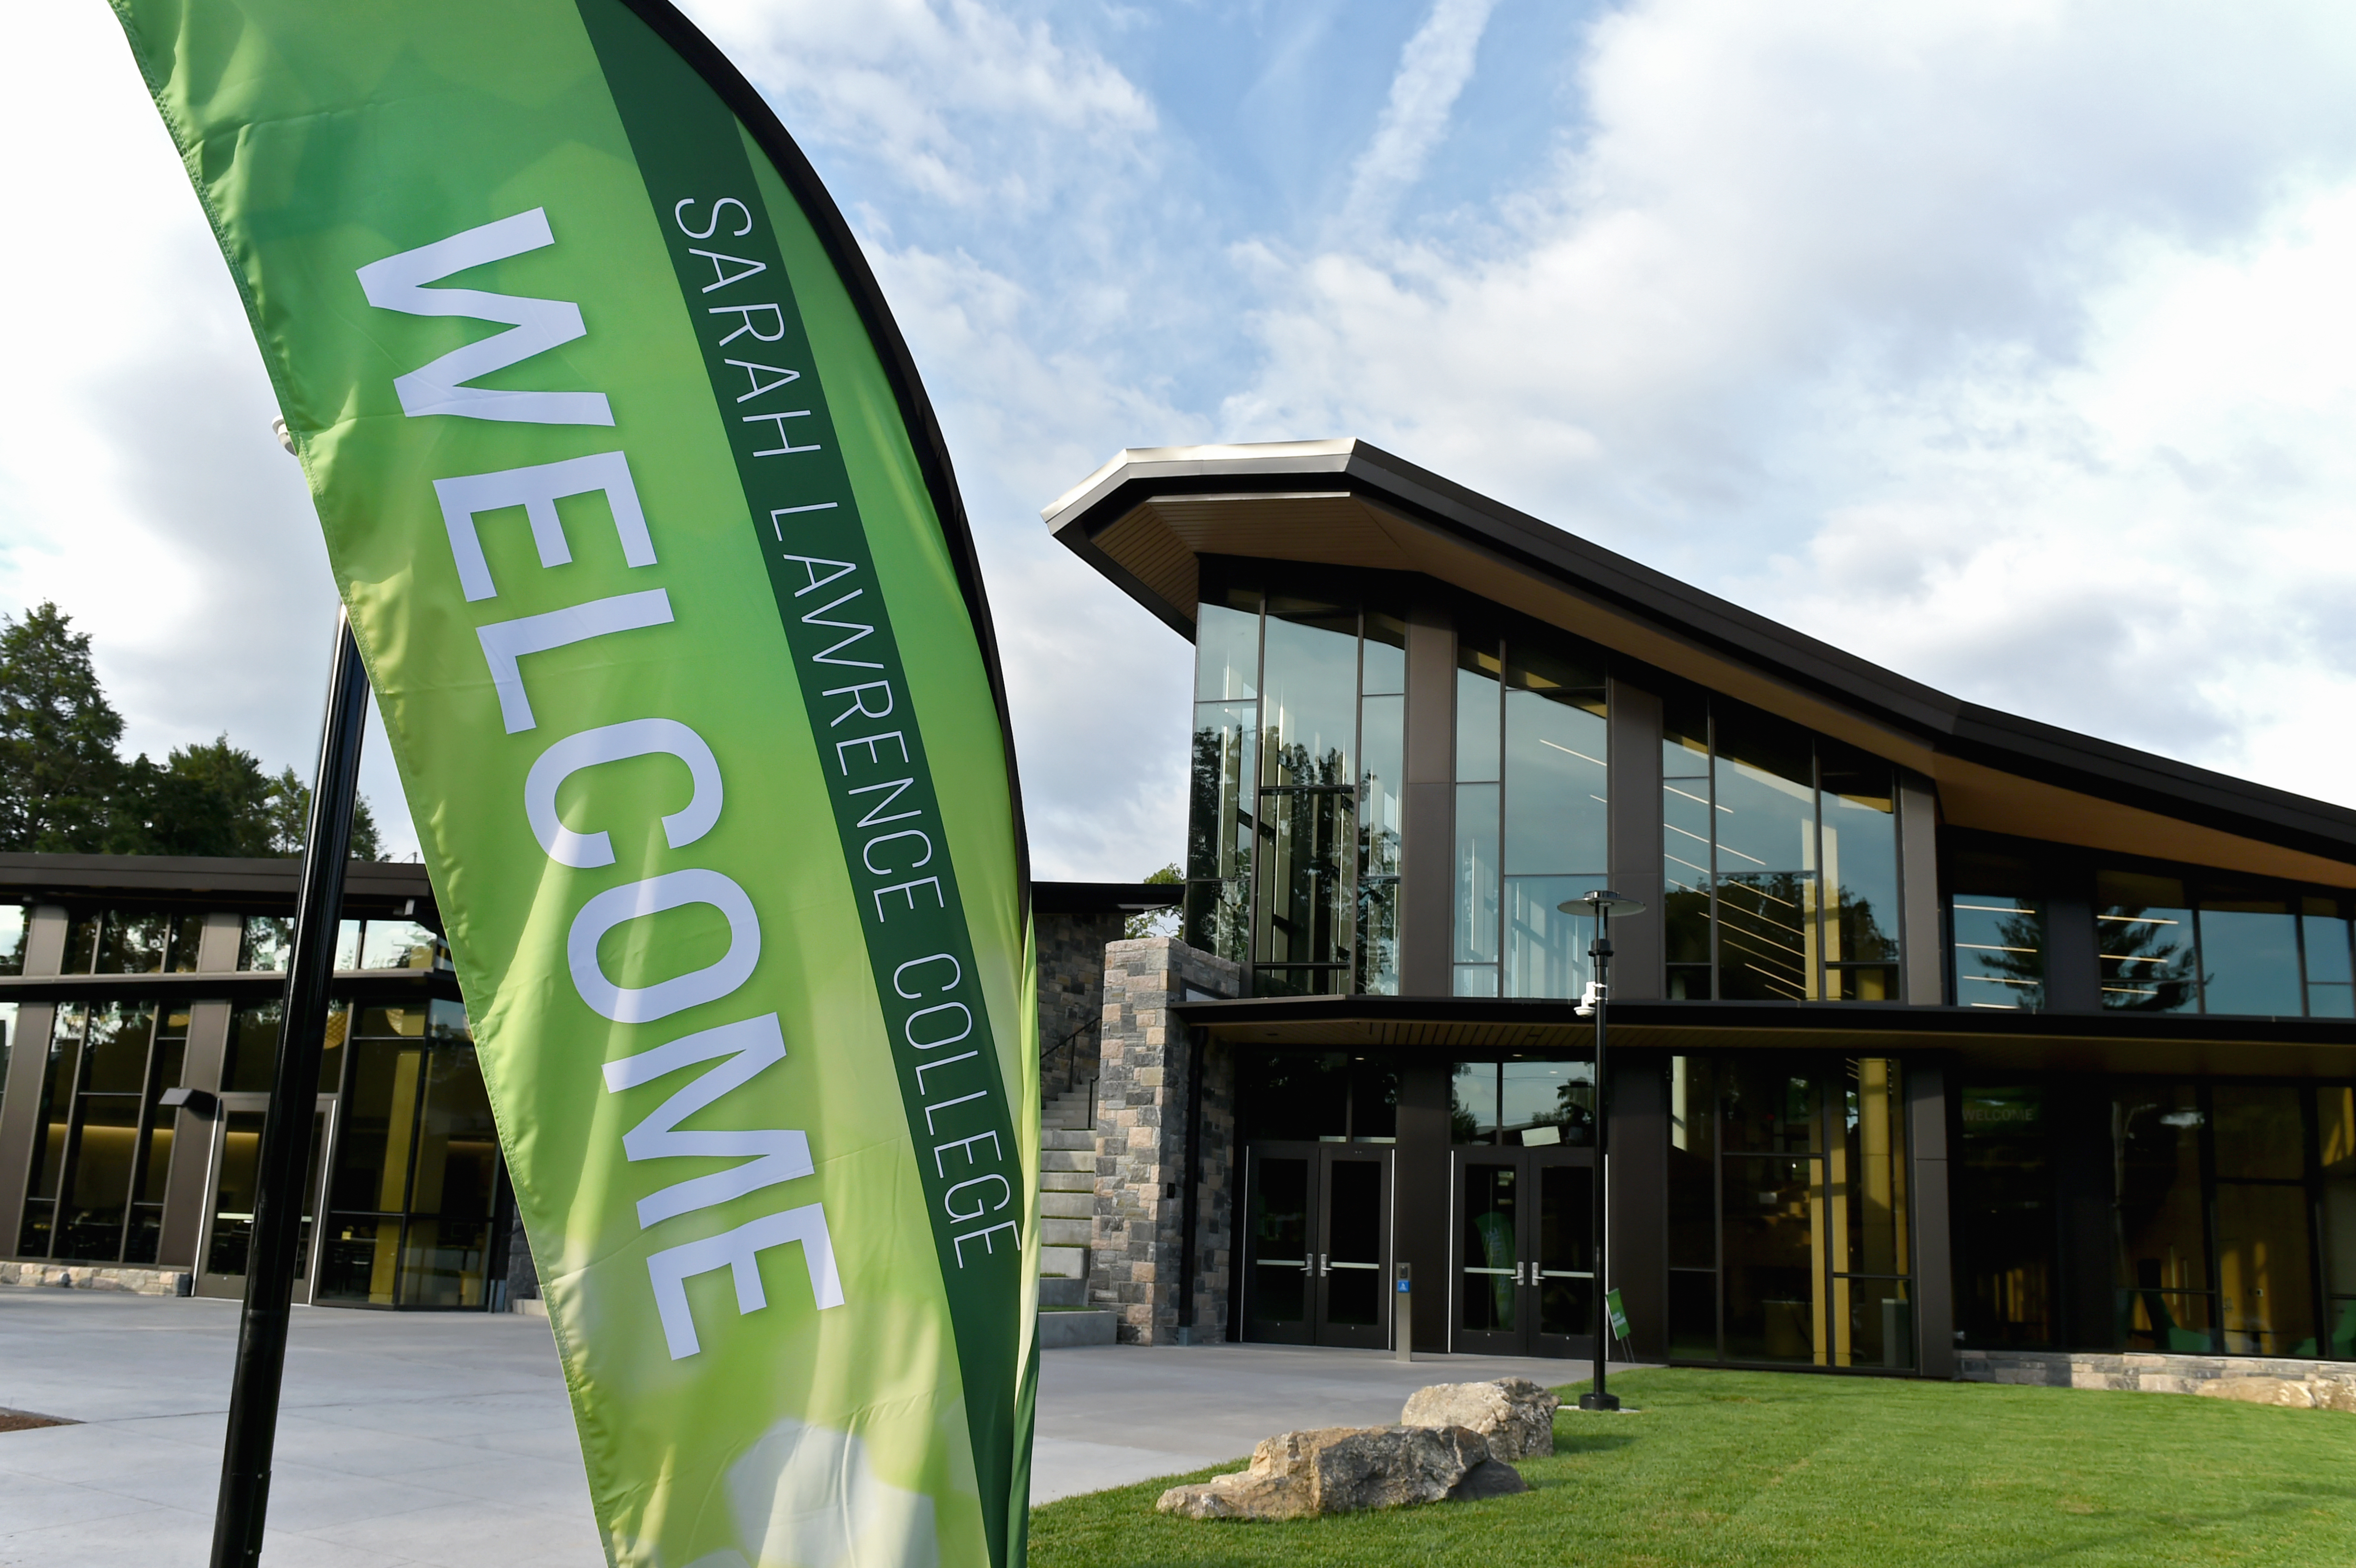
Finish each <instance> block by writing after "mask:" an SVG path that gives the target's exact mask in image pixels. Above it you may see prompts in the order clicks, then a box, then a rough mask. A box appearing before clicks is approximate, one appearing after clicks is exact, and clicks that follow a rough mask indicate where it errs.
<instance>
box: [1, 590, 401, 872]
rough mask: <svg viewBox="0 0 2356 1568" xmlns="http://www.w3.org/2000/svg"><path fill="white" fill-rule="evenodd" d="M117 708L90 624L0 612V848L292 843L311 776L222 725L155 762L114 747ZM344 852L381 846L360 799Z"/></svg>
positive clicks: (177, 848)
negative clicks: (246, 744) (126, 757)
mask: <svg viewBox="0 0 2356 1568" xmlns="http://www.w3.org/2000/svg"><path fill="white" fill-rule="evenodd" d="M122 737H123V719H122V716H121V715H120V714H118V713H116V712H115V711H114V709H113V708H112V706H110V705H109V704H108V702H107V700H106V694H105V692H104V691H102V689H101V688H100V687H99V683H98V676H97V673H96V672H95V671H94V670H93V669H92V668H91V658H90V635H89V634H88V633H83V632H75V631H74V630H72V618H71V617H70V616H69V615H67V614H66V613H64V612H62V611H60V610H59V608H58V607H57V606H56V605H55V604H52V603H43V604H41V605H40V606H38V607H37V608H36V609H33V610H30V611H27V613H26V614H25V616H24V618H23V619H22V620H21V621H20V620H16V619H14V618H12V617H9V616H5V615H0V850H35V851H43V852H50V853H59V852H79V853H83V854H116V855H236V856H263V855H297V854H300V853H302V849H303V828H304V824H305V819H306V818H307V816H308V815H309V812H310V808H311V790H310V786H309V785H307V784H304V783H303V782H302V780H301V779H300V778H299V777H298V776H296V774H295V770H294V769H293V768H287V769H284V770H283V771H282V772H281V773H278V774H277V775H276V776H275V777H273V776H272V775H271V774H269V773H265V772H263V771H262V763H261V761H260V760H259V759H258V758H256V757H255V756H254V755H253V753H252V752H247V751H242V750H241V749H240V748H238V747H236V746H233V745H231V744H230V739H229V737H228V736H227V735H222V736H220V737H218V738H217V739H215V740H214V741H210V742H209V743H208V744H205V745H198V746H182V747H178V748H177V749H176V750H174V751H173V752H172V753H171V755H170V756H168V757H167V758H166V759H165V760H164V761H163V762H161V763H157V762H154V761H152V760H150V759H149V758H148V756H147V755H146V753H145V752H142V753H141V754H140V755H138V756H137V757H134V758H133V759H132V760H131V761H129V762H127V763H126V762H124V761H123V760H122V758H121V757H119V756H117V755H116V753H115V750H114V748H115V744H116V742H117V741H120V740H121V739H122ZM352 852H353V854H354V855H356V856H358V857H359V858H360V859H376V858H377V856H378V855H379V854H380V846H379V841H378V837H377V829H376V822H375V819H374V818H373V817H372V816H370V815H369V808H368V802H366V801H365V800H363V801H361V802H360V803H359V813H358V816H357V818H356V820H355V822H354V824H353V828H352Z"/></svg>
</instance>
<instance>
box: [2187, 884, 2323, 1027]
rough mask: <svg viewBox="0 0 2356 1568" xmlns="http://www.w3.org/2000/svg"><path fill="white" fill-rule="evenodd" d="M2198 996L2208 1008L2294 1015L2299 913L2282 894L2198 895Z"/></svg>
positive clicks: (2298, 999) (2300, 1008) (2297, 1012)
mask: <svg viewBox="0 0 2356 1568" xmlns="http://www.w3.org/2000/svg"><path fill="white" fill-rule="evenodd" d="M2201 979H2202V982H2203V984H2202V986H2201V1000H2202V1002H2203V1004H2204V1006H2205V1008H2206V1010H2208V1011H2210V1012H2212V1013H2272V1014H2282V1015H2287V1016H2289V1017H2291V1018H2297V1017H2298V1016H2299V1015H2300V1014H2301V1013H2303V1012H2305V1011H2306V1008H2305V1007H2304V1006H2303V1005H2302V1000H2301V997H2300V995H2299V973H2298V918H2297V916H2296V915H2294V914H2293V913H2292V912H2291V908H2290V905H2289V904H2288V903H2286V902H2284V901H2281V900H2266V899H2220V898H2211V897H2203V898H2202V899H2201Z"/></svg>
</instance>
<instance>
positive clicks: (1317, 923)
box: [1253, 790, 1357, 996]
mask: <svg viewBox="0 0 2356 1568" xmlns="http://www.w3.org/2000/svg"><path fill="white" fill-rule="evenodd" d="M1260 827H1261V832H1262V835H1263V838H1264V840H1265V844H1266V852H1267V883H1266V887H1265V890H1264V891H1263V894H1262V897H1261V900H1260V922H1259V923H1260V930H1259V942H1258V955H1257V958H1258V965H1259V966H1258V968H1256V970H1255V973H1254V978H1253V990H1254V991H1255V992H1256V993H1257V994H1258V995H1260V996H1281V995H1286V994H1302V995H1316V994H1320V993H1323V992H1328V991H1338V990H1340V989H1342V980H1343V976H1344V975H1345V974H1346V973H1347V965H1348V964H1349V961H1350V948H1351V940H1352V932H1351V919H1352V914H1353V911H1352V909H1351V907H1350V881H1351V879H1350V871H1351V865H1350V862H1351V861H1352V860H1354V859H1355V857H1356V849H1357V827H1356V824H1355V820H1354V814H1353V812H1352V810H1351V800H1350V795H1349V794H1348V793H1347V792H1346V791H1344V792H1341V793H1332V792H1327V791H1324V790H1313V791H1310V790H1296V791H1287V792H1282V793H1279V792H1276V791H1269V792H1266V793H1263V794H1262V795H1261V796H1260ZM1269 965H1319V967H1316V968H1290V969H1285V968H1274V969H1271V968H1269V967H1268V966H1269Z"/></svg>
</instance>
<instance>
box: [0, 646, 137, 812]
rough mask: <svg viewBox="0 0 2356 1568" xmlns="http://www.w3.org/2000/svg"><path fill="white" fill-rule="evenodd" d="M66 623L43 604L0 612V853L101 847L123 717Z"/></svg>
mask: <svg viewBox="0 0 2356 1568" xmlns="http://www.w3.org/2000/svg"><path fill="white" fill-rule="evenodd" d="M71 626H72V622H71V618H70V617H69V616H68V615H66V614H65V613H64V612H62V611H60V610H59V608H58V607H57V606H56V605H55V604H50V603H43V604H41V605H39V606H38V607H37V608H35V609H33V610H29V611H27V612H26V613H25V616H24V618H23V619H22V620H19V619H17V618H16V617H14V616H10V615H0V849H15V850H27V849H30V850H43V851H48V852H51V853H61V852H62V853H70V852H74V851H80V852H82V853H92V852H95V851H97V850H100V849H102V848H105V844H106V839H107V837H108V828H109V819H110V816H111V815H112V805H113V795H114V786H115V781H116V778H117V776H118V775H119V774H120V773H121V772H122V767H123V764H122V763H121V762H120V761H119V760H118V759H117V758H116V756H115V754H114V745H115V742H116V741H120V740H121V739H122V738H123V716H122V715H121V714H119V713H117V712H115V710H114V709H113V708H112V707H111V706H109V704H108V703H107V700H106V694H105V693H104V692H103V691H102V690H100V689H99V685H98V676H97V674H96V672H95V671H93V670H92V669H91V662H90V635H89V634H88V633H78V632H75V631H73V630H72V629H71Z"/></svg>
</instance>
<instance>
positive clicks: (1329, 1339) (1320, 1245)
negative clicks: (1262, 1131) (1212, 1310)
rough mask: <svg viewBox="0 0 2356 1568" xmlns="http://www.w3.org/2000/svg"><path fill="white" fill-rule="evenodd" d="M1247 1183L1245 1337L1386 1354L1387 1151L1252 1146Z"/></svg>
mask: <svg viewBox="0 0 2356 1568" xmlns="http://www.w3.org/2000/svg"><path fill="white" fill-rule="evenodd" d="M1244 1181H1245V1190H1246V1202H1247V1203H1248V1205H1249V1215H1250V1219H1249V1222H1248V1225H1247V1226H1246V1229H1245V1232H1244V1241H1245V1247H1246V1253H1247V1255H1246V1257H1245V1260H1244V1313H1243V1317H1244V1338H1245V1339H1259V1340H1269V1341H1273V1342H1275V1343H1278V1344H1288V1345H1352V1346H1359V1347H1362V1348H1365V1349H1383V1348H1384V1347H1386V1346H1387V1345H1388V1344H1389V1343H1390V1292H1389V1291H1388V1290H1387V1289H1386V1288H1385V1286H1386V1285H1387V1283H1388V1281H1389V1278H1390V1269H1391V1154H1390V1151H1389V1150H1388V1149H1387V1148H1365V1147H1355V1146H1351V1145H1326V1144H1306V1143H1301V1144H1296V1143H1268V1144H1255V1145H1253V1146H1251V1147H1250V1148H1249V1149H1248V1151H1247V1154H1246V1158H1245V1169H1244Z"/></svg>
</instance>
